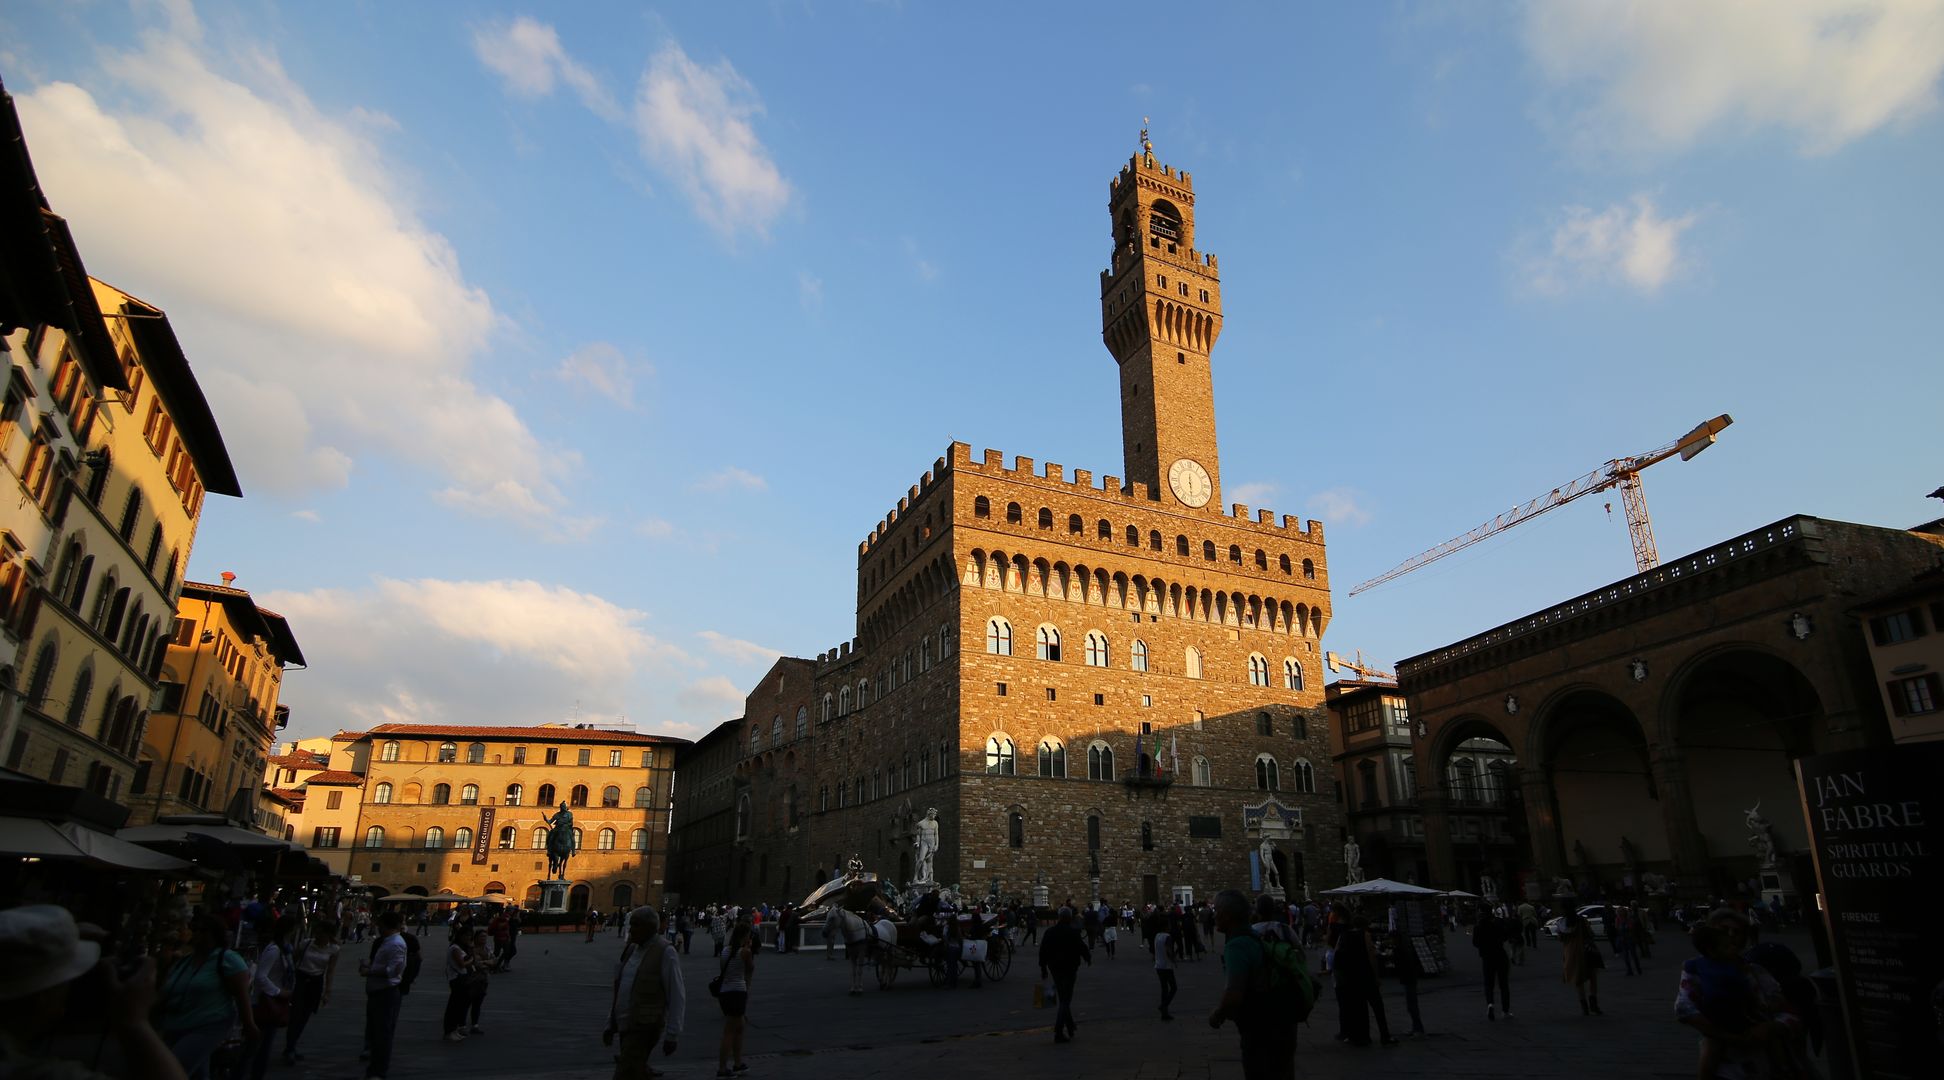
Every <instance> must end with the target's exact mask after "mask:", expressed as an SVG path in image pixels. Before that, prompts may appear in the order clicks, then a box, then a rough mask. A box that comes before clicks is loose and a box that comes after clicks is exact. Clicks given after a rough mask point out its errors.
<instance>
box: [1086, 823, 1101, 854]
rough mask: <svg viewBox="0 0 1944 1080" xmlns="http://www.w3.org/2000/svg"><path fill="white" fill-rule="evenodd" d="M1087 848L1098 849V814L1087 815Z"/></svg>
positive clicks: (1089, 849) (1090, 849)
mask: <svg viewBox="0 0 1944 1080" xmlns="http://www.w3.org/2000/svg"><path fill="white" fill-rule="evenodd" d="M1087 850H1088V851H1099V850H1100V815H1099V814H1088V815H1087Z"/></svg>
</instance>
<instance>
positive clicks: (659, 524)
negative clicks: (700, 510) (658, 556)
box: [634, 518, 675, 540]
mask: <svg viewBox="0 0 1944 1080" xmlns="http://www.w3.org/2000/svg"><path fill="white" fill-rule="evenodd" d="M634 531H635V535H636V536H640V537H645V538H646V539H649V540H666V539H668V538H669V537H671V536H674V535H675V525H674V524H673V523H672V522H668V521H664V520H662V519H661V518H649V519H648V520H646V521H644V522H642V523H641V524H639V525H636V526H635V528H634Z"/></svg>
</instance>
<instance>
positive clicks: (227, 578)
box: [223, 570, 236, 585]
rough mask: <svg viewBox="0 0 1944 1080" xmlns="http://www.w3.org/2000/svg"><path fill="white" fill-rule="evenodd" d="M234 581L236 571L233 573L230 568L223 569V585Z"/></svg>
mask: <svg viewBox="0 0 1944 1080" xmlns="http://www.w3.org/2000/svg"><path fill="white" fill-rule="evenodd" d="M235 581H236V573H235V572H234V571H231V570H225V571H223V584H224V585H230V584H232V583H234V582H235Z"/></svg>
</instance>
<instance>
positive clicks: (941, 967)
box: [925, 953, 945, 986]
mask: <svg viewBox="0 0 1944 1080" xmlns="http://www.w3.org/2000/svg"><path fill="white" fill-rule="evenodd" d="M925 973H926V974H928V975H930V976H931V984H932V985H933V986H944V985H945V958H944V957H942V956H939V955H938V954H936V953H934V954H932V955H931V956H928V957H926V958H925Z"/></svg>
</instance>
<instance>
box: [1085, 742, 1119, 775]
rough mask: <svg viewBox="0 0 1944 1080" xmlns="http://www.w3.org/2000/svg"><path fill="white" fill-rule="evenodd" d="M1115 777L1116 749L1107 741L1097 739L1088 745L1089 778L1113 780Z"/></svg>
mask: <svg viewBox="0 0 1944 1080" xmlns="http://www.w3.org/2000/svg"><path fill="white" fill-rule="evenodd" d="M1113 778H1114V749H1113V747H1111V746H1108V745H1107V744H1106V743H1104V742H1101V741H1099V740H1095V741H1094V744H1093V745H1092V746H1089V747H1087V779H1089V780H1112V779H1113Z"/></svg>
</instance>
